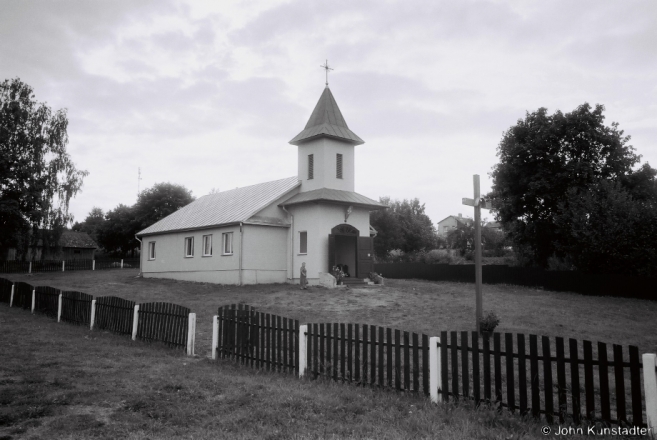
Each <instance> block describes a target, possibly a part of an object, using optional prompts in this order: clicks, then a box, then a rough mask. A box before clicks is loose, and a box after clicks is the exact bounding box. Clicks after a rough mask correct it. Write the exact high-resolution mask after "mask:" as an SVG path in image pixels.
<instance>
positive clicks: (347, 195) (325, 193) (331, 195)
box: [280, 188, 387, 211]
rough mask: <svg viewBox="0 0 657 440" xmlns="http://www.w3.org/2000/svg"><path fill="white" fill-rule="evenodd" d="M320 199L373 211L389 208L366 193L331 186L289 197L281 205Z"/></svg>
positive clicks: (318, 200)
mask: <svg viewBox="0 0 657 440" xmlns="http://www.w3.org/2000/svg"><path fill="white" fill-rule="evenodd" d="M320 201H322V202H334V203H340V204H345V205H355V206H361V207H364V208H369V209H370V210H372V211H374V210H378V209H386V208H387V205H384V204H383V203H380V202H377V201H375V200H372V199H370V198H369V197H365V196H364V195H361V194H358V193H355V192H352V191H340V190H337V189H330V188H320V189H316V190H313V191H308V192H302V193H299V194H296V195H294V196H292V197H290V198H289V199H287V200H286V201H284V202H282V203H281V204H280V206H289V205H297V204H300V203H309V202H320Z"/></svg>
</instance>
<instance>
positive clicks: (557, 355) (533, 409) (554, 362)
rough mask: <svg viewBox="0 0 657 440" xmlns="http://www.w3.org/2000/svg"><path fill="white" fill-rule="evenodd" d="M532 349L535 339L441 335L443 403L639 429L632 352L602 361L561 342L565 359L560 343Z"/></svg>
mask: <svg viewBox="0 0 657 440" xmlns="http://www.w3.org/2000/svg"><path fill="white" fill-rule="evenodd" d="M502 340H503V341H504V342H503V343H502ZM538 341H539V337H538V336H536V335H529V338H527V337H526V336H525V335H521V334H518V335H515V337H514V335H513V334H511V333H505V334H504V337H503V338H502V335H501V334H499V333H494V334H493V335H492V338H489V337H483V338H482V337H480V336H479V335H478V334H477V333H476V332H472V333H471V334H468V332H459V333H457V332H449V333H448V332H441V336H440V343H439V347H440V359H441V373H442V374H441V378H440V379H441V393H442V396H443V400H445V401H446V400H448V399H449V398H453V399H454V398H455V399H471V400H474V401H475V402H496V403H499V404H500V405H501V406H503V407H506V408H508V409H509V410H510V411H511V412H516V411H517V412H519V413H520V414H522V415H525V414H531V415H533V416H534V417H536V418H538V417H540V416H541V415H543V416H545V418H546V420H547V421H548V422H549V423H553V421H555V420H559V422H560V423H564V422H574V423H576V424H579V423H580V422H582V421H584V420H588V421H589V422H593V421H601V422H603V423H606V424H611V423H613V424H618V425H633V426H646V418H645V413H644V411H645V408H644V407H643V406H642V402H643V401H644V398H643V396H642V389H643V387H642V382H641V377H642V375H641V369H642V364H641V362H640V360H639V350H638V348H637V347H634V346H629V347H627V348H624V347H622V346H620V345H613V350H612V357H611V358H610V357H609V356H608V346H607V344H604V343H602V342H599V343H597V346H596V347H594V345H593V344H592V343H591V342H590V341H583V343H580V342H578V341H577V340H575V339H569V340H568V351H567V352H566V347H565V342H564V339H563V338H559V337H557V338H554V343H553V342H552V340H551V338H549V337H547V336H543V337H541V338H540V342H541V343H540V345H539V342H538ZM491 344H492V346H491ZM566 353H567V354H566ZM624 353H628V356H629V362H627V361H626V359H628V358H625V357H624ZM491 360H492V363H491ZM610 370H613V374H610ZM555 399H556V402H555Z"/></svg>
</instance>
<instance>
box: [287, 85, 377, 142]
mask: <svg viewBox="0 0 657 440" xmlns="http://www.w3.org/2000/svg"><path fill="white" fill-rule="evenodd" d="M320 136H326V137H329V138H334V139H338V140H341V141H345V142H349V143H351V144H353V145H360V144H364V143H365V141H363V140H362V139H361V138H360V137H358V135H357V134H356V133H354V132H353V131H351V130H349V127H347V122H346V121H345V120H344V117H343V116H342V113H341V112H340V108H339V107H338V103H337V102H336V101H335V98H334V97H333V94H332V93H331V89H329V88H328V86H327V87H326V88H325V89H324V92H323V93H322V96H320V97H319V101H318V102H317V105H316V106H315V110H313V113H312V114H311V115H310V119H309V120H308V123H307V124H306V126H305V128H304V129H303V131H302V132H301V133H299V134H298V135H296V136H295V137H294V139H292V140H291V141H290V144H292V145H299V144H300V143H302V142H304V141H308V140H311V139H314V138H317V137H320Z"/></svg>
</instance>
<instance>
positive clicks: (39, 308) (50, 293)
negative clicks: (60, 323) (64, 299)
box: [34, 286, 60, 318]
mask: <svg viewBox="0 0 657 440" xmlns="http://www.w3.org/2000/svg"><path fill="white" fill-rule="evenodd" d="M34 290H35V296H34V301H35V302H34V311H35V312H38V313H43V314H45V315H48V316H50V317H54V318H56V317H57V313H58V311H59V294H60V291H59V290H57V289H55V288H54V287H48V286H37V287H36V288H35V289H34Z"/></svg>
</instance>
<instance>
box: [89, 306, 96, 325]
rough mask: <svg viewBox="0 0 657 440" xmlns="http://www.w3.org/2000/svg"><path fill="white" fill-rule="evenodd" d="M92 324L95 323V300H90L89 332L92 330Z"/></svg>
mask: <svg viewBox="0 0 657 440" xmlns="http://www.w3.org/2000/svg"><path fill="white" fill-rule="evenodd" d="M94 322H96V300H95V299H92V300H91V319H90V322H89V330H93V329H94Z"/></svg>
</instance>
